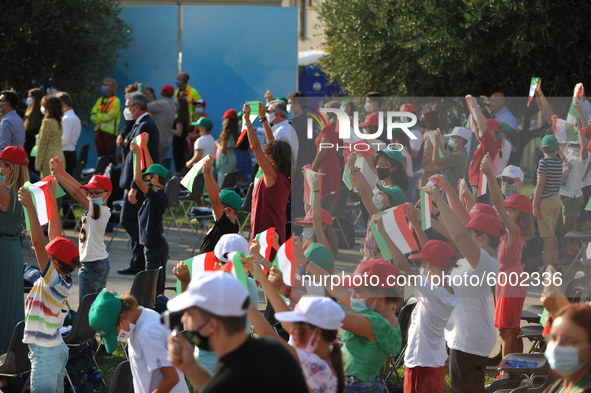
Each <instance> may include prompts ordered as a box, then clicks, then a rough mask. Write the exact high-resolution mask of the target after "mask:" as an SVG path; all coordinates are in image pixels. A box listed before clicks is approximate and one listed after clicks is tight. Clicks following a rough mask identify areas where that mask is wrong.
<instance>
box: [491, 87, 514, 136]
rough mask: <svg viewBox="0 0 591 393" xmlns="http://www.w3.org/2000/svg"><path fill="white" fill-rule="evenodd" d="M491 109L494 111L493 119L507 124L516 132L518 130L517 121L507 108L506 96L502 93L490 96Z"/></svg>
mask: <svg viewBox="0 0 591 393" xmlns="http://www.w3.org/2000/svg"><path fill="white" fill-rule="evenodd" d="M490 108H491V109H492V112H493V114H492V116H491V117H490V118H491V119H495V120H498V121H499V122H505V123H507V124H509V125H510V126H511V128H513V129H514V130H517V119H516V118H515V116H513V114H512V113H511V112H510V111H509V109H507V107H506V106H505V95H504V94H503V93H501V92H497V93H494V94H493V95H492V96H490Z"/></svg>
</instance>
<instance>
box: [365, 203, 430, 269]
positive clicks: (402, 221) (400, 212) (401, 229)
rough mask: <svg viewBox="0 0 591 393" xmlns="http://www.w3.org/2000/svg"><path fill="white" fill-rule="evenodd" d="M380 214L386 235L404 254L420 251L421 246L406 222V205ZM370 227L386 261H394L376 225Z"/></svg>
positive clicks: (372, 223) (372, 224) (371, 224)
mask: <svg viewBox="0 0 591 393" xmlns="http://www.w3.org/2000/svg"><path fill="white" fill-rule="evenodd" d="M378 214H379V215H381V216H382V222H383V223H384V229H385V230H386V233H387V234H388V236H389V237H390V239H392V241H393V242H394V244H395V245H396V247H398V249H399V250H400V251H401V252H402V253H403V254H408V253H410V252H411V251H418V250H419V246H418V245H417V242H416V240H415V238H414V236H413V235H412V230H411V229H410V228H409V227H408V223H407V222H406V216H405V214H404V205H400V206H396V207H393V208H390V209H388V210H385V211H383V212H381V213H378ZM369 225H370V228H371V231H372V233H373V236H374V238H375V239H376V243H377V244H378V247H379V248H380V252H381V253H382V256H383V257H384V260H389V259H392V255H391V254H390V251H389V250H388V246H387V245H386V241H385V240H384V238H383V237H382V235H381V234H380V232H379V231H378V228H377V227H376V225H375V223H374V222H373V221H372V222H371V223H370V224H369Z"/></svg>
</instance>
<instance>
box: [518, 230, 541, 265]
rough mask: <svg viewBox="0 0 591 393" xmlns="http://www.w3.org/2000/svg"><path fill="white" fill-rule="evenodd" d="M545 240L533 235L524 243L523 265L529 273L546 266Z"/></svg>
mask: <svg viewBox="0 0 591 393" xmlns="http://www.w3.org/2000/svg"><path fill="white" fill-rule="evenodd" d="M543 251H544V241H543V240H542V238H541V237H539V236H532V237H531V239H528V240H526V241H525V244H524V245H523V254H522V257H521V266H523V270H524V271H525V272H528V273H533V272H537V271H539V269H540V268H542V267H543V266H544V256H543V254H542V252H543Z"/></svg>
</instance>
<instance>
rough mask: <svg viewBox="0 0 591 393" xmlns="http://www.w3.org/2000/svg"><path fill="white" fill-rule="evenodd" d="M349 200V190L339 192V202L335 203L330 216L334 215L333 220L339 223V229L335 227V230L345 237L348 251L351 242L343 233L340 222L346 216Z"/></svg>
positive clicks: (342, 188)
mask: <svg viewBox="0 0 591 393" xmlns="http://www.w3.org/2000/svg"><path fill="white" fill-rule="evenodd" d="M348 199H349V190H348V189H347V188H346V187H341V189H340V190H339V195H338V196H337V201H336V202H335V205H334V207H333V208H332V211H331V212H330V214H331V215H332V218H333V219H334V220H335V222H336V223H337V227H335V228H334V229H335V230H338V231H339V232H341V235H342V236H343V240H344V241H345V245H346V246H347V249H350V248H351V245H350V244H349V241H348V240H347V236H345V232H344V231H343V227H342V226H341V222H340V220H339V218H341V217H343V216H344V215H345V211H346V209H347V200H348Z"/></svg>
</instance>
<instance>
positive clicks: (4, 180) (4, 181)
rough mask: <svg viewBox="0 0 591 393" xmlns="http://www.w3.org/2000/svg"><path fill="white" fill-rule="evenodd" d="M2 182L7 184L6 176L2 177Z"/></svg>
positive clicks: (0, 178)
mask: <svg viewBox="0 0 591 393" xmlns="http://www.w3.org/2000/svg"><path fill="white" fill-rule="evenodd" d="M0 181H1V182H2V183H6V176H4V175H0Z"/></svg>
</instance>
